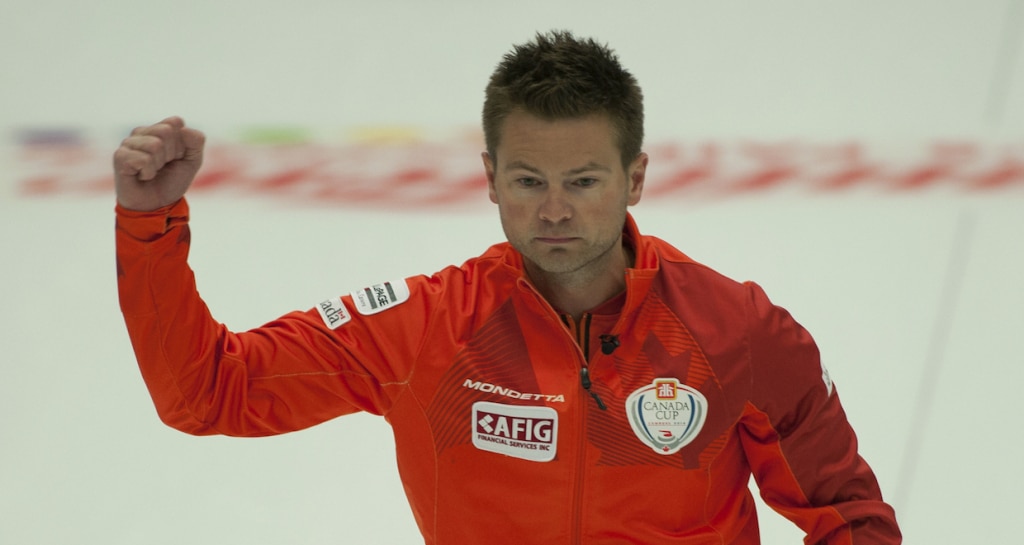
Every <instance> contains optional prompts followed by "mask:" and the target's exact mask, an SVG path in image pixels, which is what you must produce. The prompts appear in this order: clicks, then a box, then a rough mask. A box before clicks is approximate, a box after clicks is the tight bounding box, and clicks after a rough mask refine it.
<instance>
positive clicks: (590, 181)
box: [576, 178, 597, 187]
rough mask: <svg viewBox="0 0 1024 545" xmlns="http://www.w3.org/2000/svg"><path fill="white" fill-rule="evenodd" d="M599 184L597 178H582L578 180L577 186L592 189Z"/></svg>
mask: <svg viewBox="0 0 1024 545" xmlns="http://www.w3.org/2000/svg"><path fill="white" fill-rule="evenodd" d="M596 183H597V178H580V179H578V180H576V185H578V186H581V187H590V186H592V185H594V184H596Z"/></svg>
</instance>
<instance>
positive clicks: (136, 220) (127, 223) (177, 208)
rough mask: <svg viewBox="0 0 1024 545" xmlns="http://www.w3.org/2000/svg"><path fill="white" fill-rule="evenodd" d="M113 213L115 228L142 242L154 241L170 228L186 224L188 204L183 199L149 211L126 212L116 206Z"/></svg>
mask: <svg viewBox="0 0 1024 545" xmlns="http://www.w3.org/2000/svg"><path fill="white" fill-rule="evenodd" d="M114 212H115V213H116V215H117V219H116V221H117V223H116V225H117V228H118V229H119V230H121V231H124V233H125V234H127V235H128V236H130V237H132V238H134V239H136V240H140V241H143V242H151V241H153V240H156V239H158V238H160V237H161V236H163V235H164V234H166V233H167V232H168V231H170V230H171V229H172V228H174V227H176V226H179V225H184V224H186V223H188V203H187V202H186V201H185V199H184V198H182V199H179V200H178V202H176V203H174V204H171V205H168V206H165V207H163V208H157V209H156V210H150V211H138V210H128V209H127V208H123V207H122V206H121V205H120V204H118V205H116V206H115V207H114Z"/></svg>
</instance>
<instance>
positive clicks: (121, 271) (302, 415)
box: [115, 199, 417, 436]
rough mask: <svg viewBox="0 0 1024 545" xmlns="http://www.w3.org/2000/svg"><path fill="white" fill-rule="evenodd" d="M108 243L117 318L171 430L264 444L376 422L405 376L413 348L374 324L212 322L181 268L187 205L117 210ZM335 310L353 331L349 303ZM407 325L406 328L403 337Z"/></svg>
mask: <svg viewBox="0 0 1024 545" xmlns="http://www.w3.org/2000/svg"><path fill="white" fill-rule="evenodd" d="M115 232H116V234H115V236H116V250H117V280H118V282H117V284H118V295H119V298H120V305H121V311H122V314H123V315H124V320H125V324H126V325H127V328H128V334H129V338H130V339H131V343H132V346H133V348H134V351H135V356H136V359H137V361H138V364H139V368H140V370H141V372H142V377H143V379H144V380H145V382H146V386H147V388H148V389H149V392H150V395H151V396H152V398H153V402H154V404H155V406H156V409H157V412H158V414H159V415H160V418H161V420H163V421H164V422H165V423H166V424H167V425H169V426H171V427H173V428H176V429H178V430H181V431H184V432H187V433H192V434H196V435H208V434H224V435H236V436H261V435H272V434H280V433H285V432H289V431H294V430H298V429H302V428H306V427H309V426H312V425H314V424H317V423H320V422H323V421H326V420H328V419H331V418H334V417H337V416H340V415H343V414H348V413H352V412H356V411H359V410H364V411H369V412H373V413H377V414H382V413H385V412H386V411H387V410H388V408H389V406H390V400H391V399H392V398H393V397H394V396H395V395H397V391H396V389H397V388H401V385H402V384H404V382H403V377H402V376H400V375H402V374H407V373H409V372H411V371H410V370H409V369H408V367H407V366H408V365H411V364H409V363H408V362H411V361H412V360H413V354H412V350H414V344H415V343H414V342H411V341H410V342H400V341H398V340H396V339H400V337H395V336H392V337H391V338H385V334H384V333H382V332H380V331H377V330H374V328H373V324H372V323H352V324H346V325H345V326H342V327H340V328H336V329H331V328H330V327H328V325H327V321H326V319H325V318H322V317H321V314H320V313H319V312H318V311H317V309H316V308H314V309H310V310H308V311H305V312H292V313H289V314H286V315H284V316H282V317H280V318H278V319H277V320H274V321H272V322H270V323H267V324H265V325H263V326H261V327H259V328H257V329H254V330H251V331H247V332H244V333H234V332H231V331H229V330H228V329H227V328H226V327H225V326H224V325H223V324H220V323H218V322H217V321H215V320H214V318H213V317H212V316H211V314H210V311H209V310H208V309H207V307H206V304H205V303H204V302H203V301H202V299H201V298H200V296H199V294H198V292H197V291H196V284H195V279H194V275H193V273H192V270H191V269H190V268H189V266H188V264H187V257H188V250H189V242H190V236H191V235H190V230H189V225H188V205H187V203H186V202H185V200H184V199H182V200H181V201H179V202H178V203H176V204H174V205H171V206H169V207H166V208H163V209H160V210H156V211H153V212H145V213H141V212H133V211H128V210H125V209H122V208H120V207H118V208H117V209H116V228H115ZM339 299H342V300H344V303H343V304H344V305H345V309H344V312H346V313H348V316H346V317H347V318H349V319H350V321H353V322H359V321H358V320H352V319H351V313H352V310H351V309H352V308H353V305H352V301H351V298H350V297H349V296H344V297H343V298H339ZM416 322H417V320H416V319H415V318H410V319H407V320H406V323H407V324H408V325H409V329H408V331H412V332H415V331H416ZM360 328H361V329H362V330H361V331H360ZM353 329H354V330H356V331H353ZM385 341H386V342H385Z"/></svg>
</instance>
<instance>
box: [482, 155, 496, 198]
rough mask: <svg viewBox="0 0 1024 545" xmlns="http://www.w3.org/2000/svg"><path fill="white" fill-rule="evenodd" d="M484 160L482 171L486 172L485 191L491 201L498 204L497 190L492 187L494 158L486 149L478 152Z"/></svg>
mask: <svg viewBox="0 0 1024 545" xmlns="http://www.w3.org/2000/svg"><path fill="white" fill-rule="evenodd" d="M480 158H481V159H483V161H484V172H485V173H486V174H487V193H488V196H489V197H490V198H491V202H493V203H494V204H498V192H497V191H496V190H495V188H494V160H493V159H492V158H491V155H490V154H489V153H487V152H486V151H485V152H483V153H481V154H480Z"/></svg>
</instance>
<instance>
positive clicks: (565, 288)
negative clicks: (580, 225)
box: [526, 245, 633, 321]
mask: <svg viewBox="0 0 1024 545" xmlns="http://www.w3.org/2000/svg"><path fill="white" fill-rule="evenodd" d="M606 257H607V259H606V260H605V262H604V263H601V264H594V266H588V267H586V268H585V269H583V270H579V271H572V272H568V273H551V272H547V271H543V270H539V269H538V268H537V267H535V266H533V265H532V264H531V263H526V273H527V276H528V277H529V278H530V281H531V282H532V283H533V285H534V287H535V288H536V289H537V291H538V292H540V294H541V295H542V296H544V298H545V299H546V300H547V301H548V303H550V304H551V306H552V307H554V308H555V309H557V310H558V311H560V312H564V313H566V314H569V315H570V316H572V317H573V319H574V320H576V321H579V319H580V317H581V316H583V314H584V313H585V312H587V311H588V310H591V309H593V308H595V307H597V306H599V305H601V303H604V302H605V301H607V300H609V299H611V298H612V297H615V296H616V295H618V294H620V293H622V292H623V290H625V289H626V268H627V267H631V266H632V262H633V255H632V251H631V249H630V248H628V247H626V246H625V245H620V246H619V248H618V249H617V250H612V251H611V252H610V253H609V255H608V256H606Z"/></svg>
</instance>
